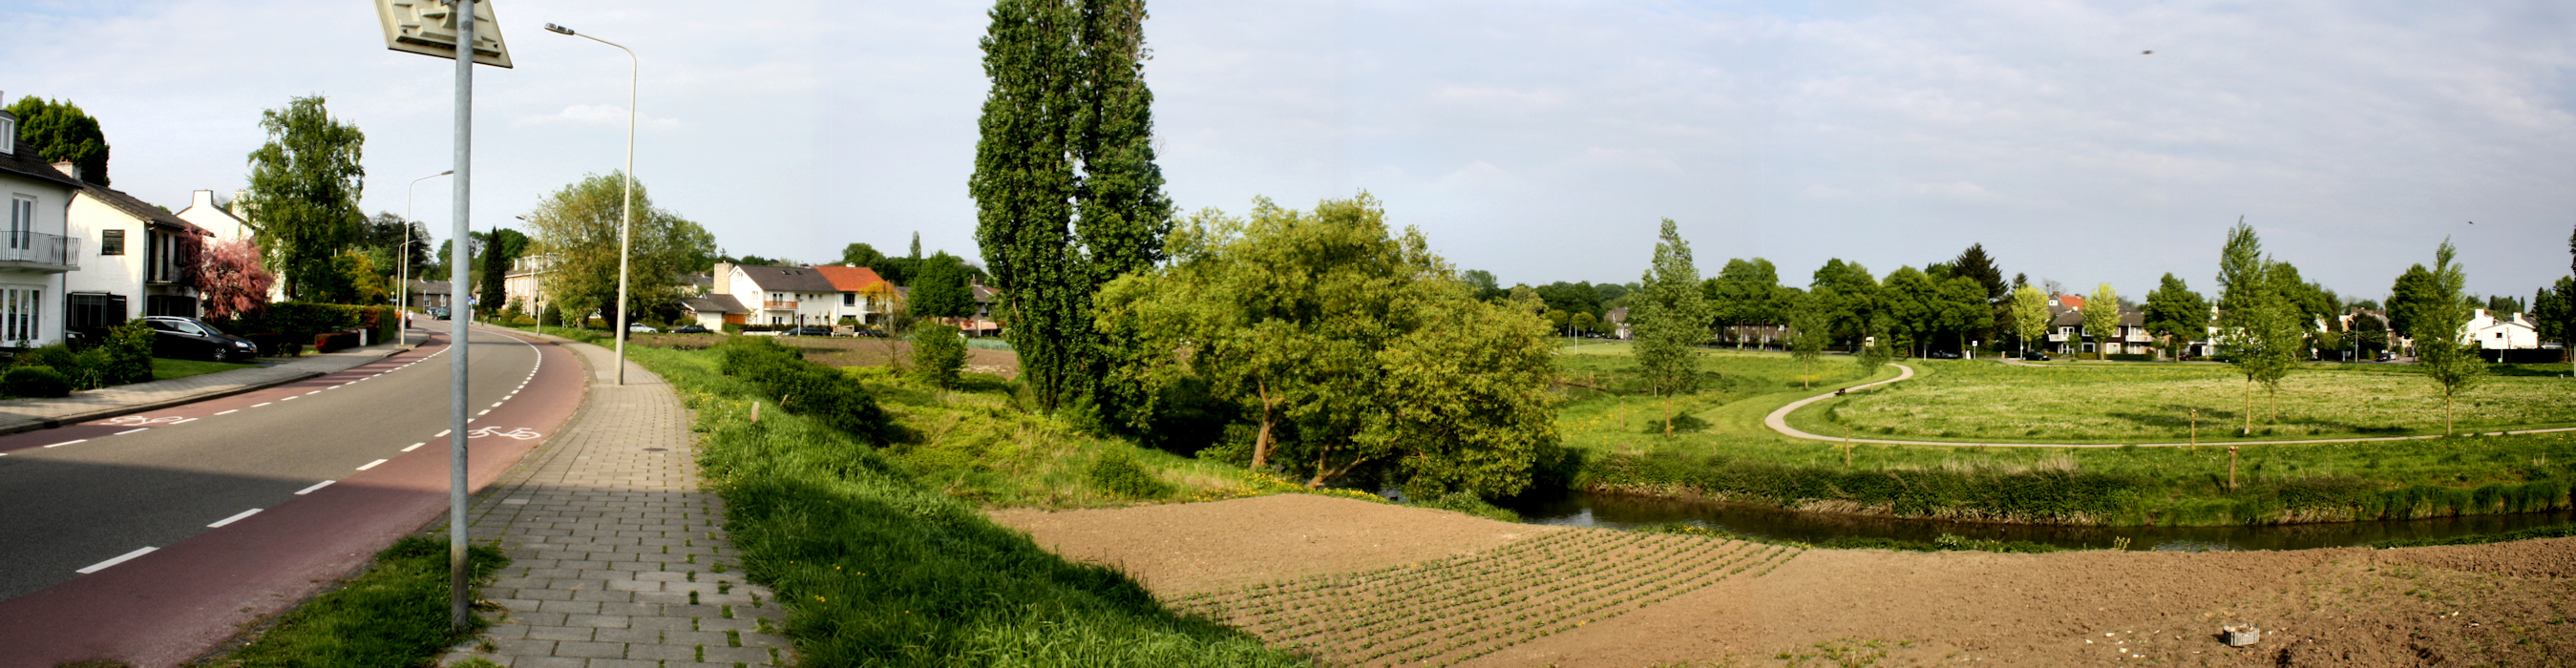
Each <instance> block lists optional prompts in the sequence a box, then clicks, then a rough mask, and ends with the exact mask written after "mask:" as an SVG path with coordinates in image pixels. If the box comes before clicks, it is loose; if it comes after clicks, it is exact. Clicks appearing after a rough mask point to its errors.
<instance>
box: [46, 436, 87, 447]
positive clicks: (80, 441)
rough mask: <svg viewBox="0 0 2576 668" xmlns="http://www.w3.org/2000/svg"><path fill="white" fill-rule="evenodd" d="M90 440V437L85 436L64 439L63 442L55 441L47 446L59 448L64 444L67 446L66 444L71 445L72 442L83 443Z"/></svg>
mask: <svg viewBox="0 0 2576 668" xmlns="http://www.w3.org/2000/svg"><path fill="white" fill-rule="evenodd" d="M88 440H89V439H86V438H83V439H75V440H69V441H63V442H61V443H55V444H53V445H48V446H45V447H48V448H59V447H63V446H66V445H71V444H73V443H82V442H87V441H88Z"/></svg>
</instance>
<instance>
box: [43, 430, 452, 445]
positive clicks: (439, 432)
mask: <svg viewBox="0 0 2576 668" xmlns="http://www.w3.org/2000/svg"><path fill="white" fill-rule="evenodd" d="M451 431H456V430H454V429H440V430H438V433H436V434H432V435H430V438H439V437H443V436H446V435H447V432H451ZM75 442H77V441H75Z"/></svg>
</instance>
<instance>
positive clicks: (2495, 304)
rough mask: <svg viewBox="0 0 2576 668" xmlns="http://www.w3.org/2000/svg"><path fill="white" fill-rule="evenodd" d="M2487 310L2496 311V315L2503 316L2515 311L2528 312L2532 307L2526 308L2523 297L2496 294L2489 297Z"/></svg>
mask: <svg viewBox="0 0 2576 668" xmlns="http://www.w3.org/2000/svg"><path fill="white" fill-rule="evenodd" d="M2487 310H2488V311H2489V312H2493V313H2495V315H2496V317H2498V318H2502V317H2506V316H2509V315H2512V314H2515V313H2523V312H2527V311H2530V310H2531V309H2528V308H2524V306H2523V303H2522V298H2521V297H2508V296H2505V295H2496V296H2493V297H2488V298H2487Z"/></svg>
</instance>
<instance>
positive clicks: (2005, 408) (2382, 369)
mask: <svg viewBox="0 0 2576 668" xmlns="http://www.w3.org/2000/svg"><path fill="white" fill-rule="evenodd" d="M1906 364H1908V365H1910V366H1913V367H1914V368H1915V369H1916V370H1917V371H1918V372H1919V373H1918V375H1916V377H1915V378H1913V379H1911V380H1908V381H1905V382H1903V383H1897V384H1894V385H1890V386H1886V387H1882V388H1877V389H1872V390H1870V391H1868V392H1865V393H1861V394H1858V395H1856V396H1853V397H1849V398H1846V399H1843V400H1841V401H1840V402H1819V403H1818V404H1817V405H1815V406H1813V407H1811V408H1808V409H1803V410H1800V411H1799V412H1798V413H1796V414H1795V415H1793V416H1792V419H1791V424H1792V425H1793V426H1796V427H1798V428H1799V429H1802V430H1805V431H1808V432H1812V433H1818V434H1826V435H1838V434H1841V433H1843V430H1844V429H1843V428H1844V426H1845V425H1846V424H1848V425H1849V426H1850V427H1851V428H1852V431H1853V432H1854V433H1855V434H1860V435H1869V436H1881V437H1889V438H1903V439H1923V440H1952V439H1955V440H1963V441H1964V440H1976V441H1992V442H2006V443H2009V442H2066V443H2121V442H2184V441H2186V440H2188V439H2190V438H2192V437H2193V427H2192V424H2193V423H2192V420H2193V416H2192V411H2193V410H2194V409H2198V411H2199V417H2198V420H2199V430H2198V437H2199V438H2200V439H2201V440H2204V441H2208V440H2216V439H2225V438H2254V439H2278V438H2337V437H2341V438H2351V437H2372V436H2401V435H2417V434H2440V433H2442V430H2443V425H2442V420H2443V405H2442V396H2441V393H2440V391H2439V388H2438V386H2436V385H2434V384H2433V382H2432V381H2430V380H2426V379H2425V378H2424V377H2423V376H2422V375H2420V374H2417V373H2415V367H2413V366H2408V365H2315V366H2311V367H2309V368H2306V369H2302V370H2300V371H2297V372H2294V373H2292V374H2290V375H2289V377H2287V378H2285V379H2283V380H2282V381H2281V383H2280V390H2279V392H2278V394H2274V393H2272V392H2270V391H2268V390H2266V389H2265V388H2263V387H2262V386H2260V385H2257V386H2255V387H2254V392H2253V398H2254V421H2253V422H2254V433H2253V434H2251V435H2250V436H2244V435H2240V433H2241V431H2242V428H2243V426H2244V424H2245V401H2246V383H2245V379H2244V377H2243V376H2240V375H2237V374H2236V373H2235V371H2234V368H2233V367H2228V366H2224V365H2203V364H2192V365H2180V364H2136V363H2132V364H2085V365H2071V366H2053V367H2049V368H2031V367H2020V366H2011V365H2005V364H1998V363H1993V362H1985V361H1941V360H1930V361H1925V360H1916V361H1908V362H1906ZM2570 397H2576V380H2568V379H2565V378H2560V377H2557V376H2555V375H2549V374H2545V373H2540V372H2536V371H2531V370H2529V369H2527V368H2525V367H2521V366H2512V365H2499V366H2497V367H2496V368H2495V370H2494V372H2493V373H2491V374H2490V375H2489V376H2488V378H2486V380H2485V381H2484V382H2482V383H2480V384H2478V385H2476V386H2474V387H2472V388H2471V389H2469V390H2468V391H2466V392H2463V393H2461V394H2460V395H2459V396H2458V397H2457V398H2456V399H2455V400H2454V405H2453V410H2454V411H2455V412H2456V419H2457V421H2458V423H2457V424H2458V429H2459V430H2461V431H2495V430H2499V429H2508V428H2511V429H2521V428H2530V427H2561V426H2570V425H2576V401H2570V400H2569V399H2570Z"/></svg>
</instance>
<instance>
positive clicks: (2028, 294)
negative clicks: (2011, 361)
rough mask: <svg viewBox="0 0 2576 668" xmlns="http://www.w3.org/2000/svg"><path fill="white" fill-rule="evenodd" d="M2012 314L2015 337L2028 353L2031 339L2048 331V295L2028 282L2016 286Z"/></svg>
mask: <svg viewBox="0 0 2576 668" xmlns="http://www.w3.org/2000/svg"><path fill="white" fill-rule="evenodd" d="M2012 316H2013V319H2012V330H2013V338H2014V339H2015V341H2016V342H2017V343H2019V344H2020V345H2019V348H2020V349H2021V351H2022V352H2024V353H2028V352H2029V351H2030V342H2031V340H2032V339H2037V338H2039V337H2040V336H2041V335H2043V334H2047V333H2048V321H2049V319H2050V318H2049V313H2048V296H2047V295H2043V294H2040V293H2039V288H2035V287H2031V286H2030V285H2029V284H2026V283H2025V284H2022V285H2020V286H2017V287H2014V288H2013V298H2012Z"/></svg>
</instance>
